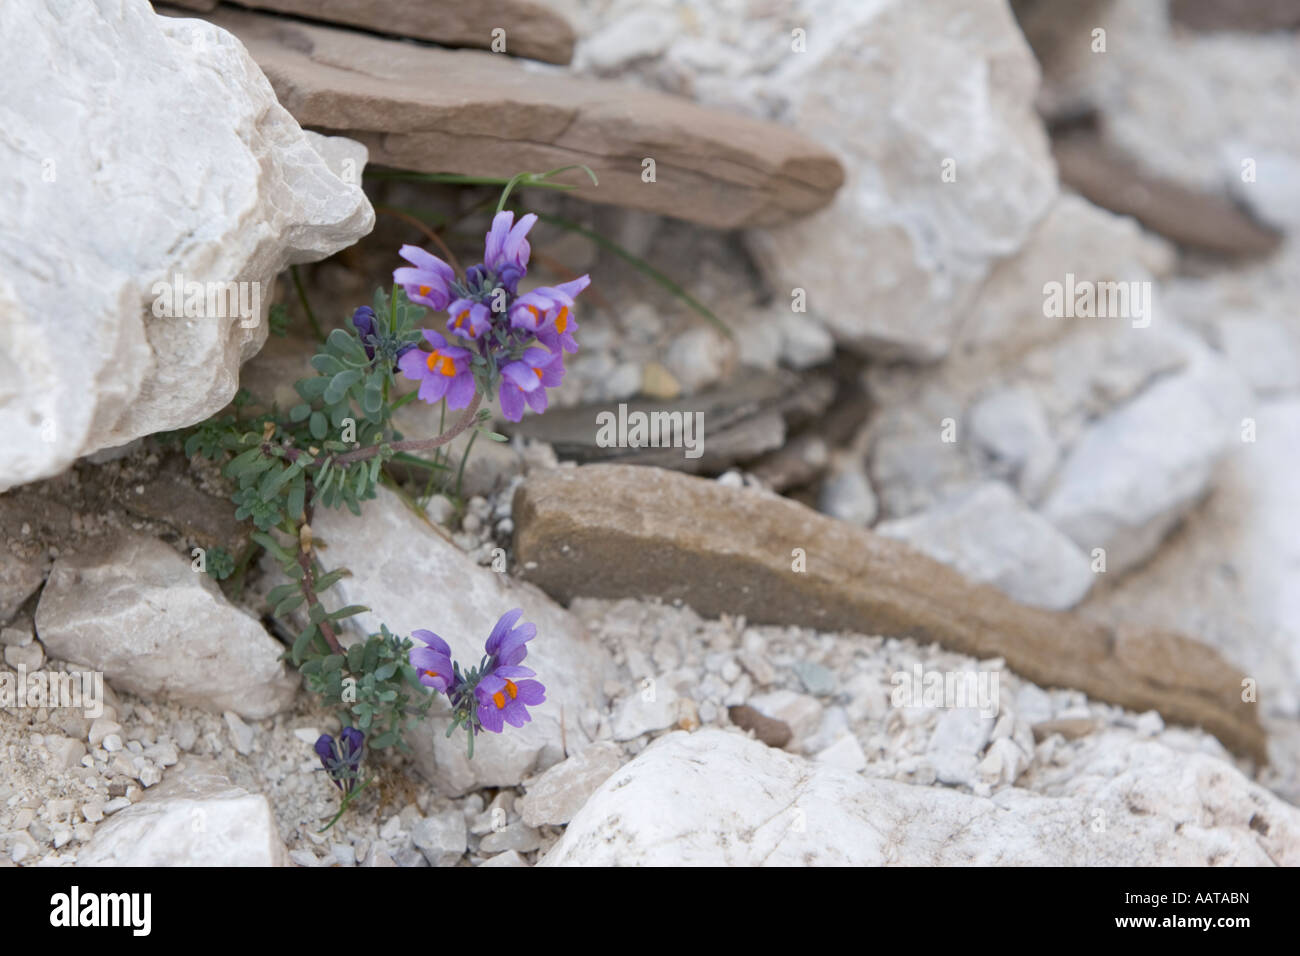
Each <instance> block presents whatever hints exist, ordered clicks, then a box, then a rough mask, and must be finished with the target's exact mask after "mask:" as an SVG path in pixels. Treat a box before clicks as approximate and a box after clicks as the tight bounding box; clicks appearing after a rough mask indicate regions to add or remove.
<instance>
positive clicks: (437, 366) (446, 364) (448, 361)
mask: <svg viewBox="0 0 1300 956" xmlns="http://www.w3.org/2000/svg"><path fill="white" fill-rule="evenodd" d="M425 364H426V365H428V366H429V371H430V372H439V373H441V374H443V375H445V376H447V377H448V378H451V377H452V376H453V375H455V374H456V362H455V360H454V359H452V357H451V356H450V355H443V354H442V353H441V352H439V351H438V350H437V349H434V350H433V351H432V352H430V353H429V357H428V358H427V359H425Z"/></svg>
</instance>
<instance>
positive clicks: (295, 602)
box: [272, 594, 306, 617]
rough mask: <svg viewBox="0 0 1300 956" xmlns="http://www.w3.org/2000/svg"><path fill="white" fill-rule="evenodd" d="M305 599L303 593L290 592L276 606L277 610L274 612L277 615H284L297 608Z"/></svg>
mask: <svg viewBox="0 0 1300 956" xmlns="http://www.w3.org/2000/svg"><path fill="white" fill-rule="evenodd" d="M305 600H306V598H304V597H303V596H302V595H301V594H290V595H289V596H288V597H287V598H285V599H284V600H283V601H281V602H280V603H279V604H277V605H276V606H275V610H274V611H273V612H272V613H274V614H275V616H276V617H284V616H285V615H286V614H288V613H289V612H290V611H293V610H295V609H297V607H298V606H299V605H300V604H302V602H303V601H305Z"/></svg>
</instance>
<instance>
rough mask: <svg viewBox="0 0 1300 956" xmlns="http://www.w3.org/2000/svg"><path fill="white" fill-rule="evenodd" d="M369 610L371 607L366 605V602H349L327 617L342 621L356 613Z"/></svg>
mask: <svg viewBox="0 0 1300 956" xmlns="http://www.w3.org/2000/svg"><path fill="white" fill-rule="evenodd" d="M369 610H370V608H368V607H366V606H365V605H364V604H349V605H348V606H347V607H341V608H339V609H338V610H337V611H333V612H331V613H330V614H328V615H327V617H328V618H329V619H330V620H331V621H341V620H343V619H344V618H345V617H352V616H353V615H354V614H361V613H363V612H365V611H369Z"/></svg>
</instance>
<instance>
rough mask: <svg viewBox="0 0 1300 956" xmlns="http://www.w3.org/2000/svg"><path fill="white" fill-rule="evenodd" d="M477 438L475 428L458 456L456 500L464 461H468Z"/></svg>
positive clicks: (458, 494)
mask: <svg viewBox="0 0 1300 956" xmlns="http://www.w3.org/2000/svg"><path fill="white" fill-rule="evenodd" d="M475 438H478V431H477V429H476V430H475V431H474V434H472V435H470V436H469V441H468V442H466V444H465V454H463V455H461V456H460V468H459V469H458V470H457V471H456V500H457V501H459V500H460V486H461V483H462V482H463V481H464V480H465V462H467V461H469V452H470V449H471V448H473V447H474V439H475Z"/></svg>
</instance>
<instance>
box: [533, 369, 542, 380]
mask: <svg viewBox="0 0 1300 956" xmlns="http://www.w3.org/2000/svg"><path fill="white" fill-rule="evenodd" d="M533 374H534V375H536V376H537V377H538V378H541V377H542V370H541V369H540V368H535V369H533Z"/></svg>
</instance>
